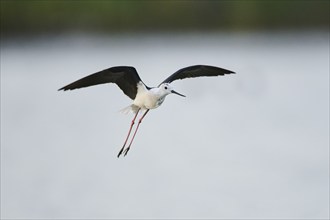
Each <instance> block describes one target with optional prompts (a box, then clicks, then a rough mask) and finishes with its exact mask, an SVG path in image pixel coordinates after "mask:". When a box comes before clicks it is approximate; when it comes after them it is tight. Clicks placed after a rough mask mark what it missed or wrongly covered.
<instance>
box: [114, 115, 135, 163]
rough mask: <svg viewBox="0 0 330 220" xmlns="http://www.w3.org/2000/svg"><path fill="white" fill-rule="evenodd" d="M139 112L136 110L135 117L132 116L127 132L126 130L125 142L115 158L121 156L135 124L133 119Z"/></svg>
mask: <svg viewBox="0 0 330 220" xmlns="http://www.w3.org/2000/svg"><path fill="white" fill-rule="evenodd" d="M139 111H140V109H138V110H137V112H136V114H135V116H134V118H133V120H132V122H131V126H130V128H129V130H128V134H127V137H126V140H125V142H124V144H123V147H122V148H121V149H120V151H119V153H118V155H117V157H119V156H120V155H121V153H122V152H123V150H124V148H125V145H126V143H127V141H128V138H129V136H130V134H131V131H132V128H133V125H134V123H135V119H136V117H137V115H138V114H139Z"/></svg>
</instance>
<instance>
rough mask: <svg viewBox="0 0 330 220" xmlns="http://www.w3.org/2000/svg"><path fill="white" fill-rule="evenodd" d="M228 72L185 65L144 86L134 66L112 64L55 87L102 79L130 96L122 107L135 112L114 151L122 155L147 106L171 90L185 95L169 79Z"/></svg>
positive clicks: (83, 84)
mask: <svg viewBox="0 0 330 220" xmlns="http://www.w3.org/2000/svg"><path fill="white" fill-rule="evenodd" d="M232 73H235V72H233V71H230V70H226V69H223V68H219V67H215V66H206V65H195V66H189V67H185V68H183V69H180V70H178V71H176V72H175V73H173V74H172V75H171V76H169V77H168V78H167V79H165V80H164V81H163V82H162V83H160V84H159V86H157V87H148V86H146V85H145V84H144V83H143V81H142V80H141V78H140V76H139V75H138V73H137V71H136V69H135V68H134V67H130V66H116V67H111V68H108V69H105V70H102V71H100V72H97V73H94V74H91V75H89V76H86V77H84V78H82V79H79V80H77V81H75V82H73V83H71V84H69V85H67V86H64V87H63V88H60V89H59V90H64V91H65V90H73V89H79V88H83V87H88V86H94V85H98V84H104V83H116V84H117V85H118V86H119V88H120V89H121V90H122V91H123V92H124V93H125V94H126V95H127V96H128V97H130V98H131V99H132V100H133V104H131V105H130V106H128V107H127V108H125V109H126V110H131V111H132V112H134V113H135V115H134V118H133V120H132V122H131V126H130V128H129V131H128V134H127V137H126V139H125V142H124V144H123V146H122V148H121V149H120V151H119V153H118V155H117V156H118V157H119V156H120V155H121V154H122V153H124V156H126V154H127V152H128V151H129V149H130V147H131V145H132V143H133V140H134V137H135V135H136V132H137V131H138V129H139V126H140V124H141V122H142V120H143V118H144V117H145V116H146V114H147V113H148V112H149V110H150V109H154V108H157V107H159V106H160V105H161V104H162V103H163V102H164V100H165V97H166V96H167V95H169V94H172V93H173V94H177V95H180V96H183V97H185V96H184V95H182V94H180V93H178V92H176V91H174V90H173V88H172V86H171V85H170V83H171V82H173V81H175V80H178V79H185V78H194V77H201V76H220V75H225V74H232ZM140 110H142V111H144V113H143V115H142V117H141V118H140V119H139V122H138V125H137V127H136V129H135V132H134V134H133V137H132V139H131V141H130V143H129V145H128V147H126V149H125V146H126V144H127V141H128V139H129V137H130V134H131V131H132V128H133V125H134V123H135V119H136V117H137V115H138V113H139V111H140Z"/></svg>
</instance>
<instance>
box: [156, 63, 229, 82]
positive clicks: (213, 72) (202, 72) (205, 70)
mask: <svg viewBox="0 0 330 220" xmlns="http://www.w3.org/2000/svg"><path fill="white" fill-rule="evenodd" d="M232 73H235V72H233V71H231V70H226V69H223V68H220V67H215V66H206V65H195V66H188V67H186V68H183V69H180V70H178V71H176V72H175V73H173V74H172V75H170V76H169V77H168V78H167V79H165V80H164V81H163V82H162V83H161V84H163V83H171V82H173V81H174V80H178V79H185V78H194V77H201V76H220V75H225V74H232Z"/></svg>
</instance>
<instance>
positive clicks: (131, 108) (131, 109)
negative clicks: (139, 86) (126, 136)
mask: <svg viewBox="0 0 330 220" xmlns="http://www.w3.org/2000/svg"><path fill="white" fill-rule="evenodd" d="M138 110H139V107H138V106H136V105H133V104H132V105H129V106H127V107H125V108H123V109H121V110H119V112H120V113H123V114H125V115H127V114H129V113H134V114H136V113H137V111H138Z"/></svg>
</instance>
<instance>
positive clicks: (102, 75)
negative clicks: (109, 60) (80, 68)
mask: <svg viewBox="0 0 330 220" xmlns="http://www.w3.org/2000/svg"><path fill="white" fill-rule="evenodd" d="M138 82H142V81H141V79H140V77H139V75H138V73H137V72H136V69H135V68H134V67H129V66H116V67H111V68H109V69H105V70H102V71H100V72H97V73H94V74H91V75H89V76H86V77H84V78H82V79H79V80H77V81H75V82H73V83H71V84H69V85H67V86H64V87H63V88H60V89H59V90H64V91H66V90H73V89H79V88H83V87H88V86H94V85H98V84H104V83H116V84H117V85H118V86H119V88H120V89H121V90H123V92H124V93H125V94H126V95H127V96H128V97H130V98H131V99H133V100H134V99H135V96H136V93H137V84H138Z"/></svg>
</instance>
